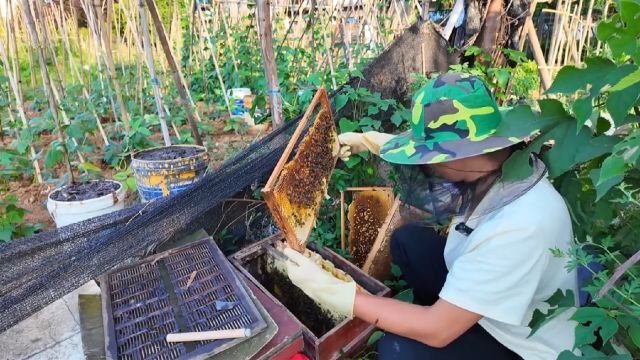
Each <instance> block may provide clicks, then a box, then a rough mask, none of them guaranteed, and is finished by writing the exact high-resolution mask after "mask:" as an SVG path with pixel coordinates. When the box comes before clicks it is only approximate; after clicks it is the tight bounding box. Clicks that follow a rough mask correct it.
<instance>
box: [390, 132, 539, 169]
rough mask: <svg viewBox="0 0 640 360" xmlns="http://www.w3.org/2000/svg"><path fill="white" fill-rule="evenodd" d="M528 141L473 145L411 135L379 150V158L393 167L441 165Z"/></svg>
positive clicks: (501, 140) (500, 139)
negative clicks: (397, 165) (415, 137)
mask: <svg viewBox="0 0 640 360" xmlns="http://www.w3.org/2000/svg"><path fill="white" fill-rule="evenodd" d="M524 139H526V136H525V137H510V138H506V137H501V136H489V137H487V138H485V139H482V140H478V141H473V140H470V139H468V138H464V139H455V140H448V141H440V142H436V141H433V140H424V139H414V138H413V134H412V132H411V131H406V132H404V133H401V134H399V135H397V136H395V137H393V138H391V140H389V141H387V142H386V143H385V144H384V145H382V148H381V149H380V157H381V158H382V159H383V160H385V161H388V162H390V163H394V164H401V165H421V164H438V163H444V162H448V161H453V160H459V159H464V158H468V157H472V156H476V155H481V154H487V153H491V152H494V151H498V150H501V149H504V148H507V147H510V146H513V145H515V144H518V143H520V142H522V141H523V140H524Z"/></svg>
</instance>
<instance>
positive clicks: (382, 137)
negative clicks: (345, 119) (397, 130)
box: [338, 131, 395, 161]
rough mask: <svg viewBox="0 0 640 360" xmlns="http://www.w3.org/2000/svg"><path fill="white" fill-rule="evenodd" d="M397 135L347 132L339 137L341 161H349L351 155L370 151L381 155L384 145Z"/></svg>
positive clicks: (374, 132) (373, 132)
mask: <svg viewBox="0 0 640 360" xmlns="http://www.w3.org/2000/svg"><path fill="white" fill-rule="evenodd" d="M394 136H395V135H392V134H385V133H381V132H377V131H367V132H365V133H356V132H346V133H343V134H340V135H338V142H339V143H340V145H341V147H340V159H342V160H343V161H347V160H349V156H351V154H357V153H359V152H363V151H366V150H369V151H370V152H371V153H373V154H375V155H380V148H381V147H382V145H384V143H386V142H387V141H389V140H391V138H392V137H394Z"/></svg>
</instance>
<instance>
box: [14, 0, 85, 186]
mask: <svg viewBox="0 0 640 360" xmlns="http://www.w3.org/2000/svg"><path fill="white" fill-rule="evenodd" d="M22 12H23V14H24V16H25V19H26V21H27V29H28V30H29V32H30V34H31V41H33V44H34V46H35V48H36V53H37V55H38V61H39V62H40V73H41V75H42V81H43V83H44V89H45V95H46V96H47V101H48V102H49V110H50V111H51V116H52V117H53V121H54V123H55V124H56V128H57V130H58V134H57V136H58V140H59V141H60V143H61V145H62V148H63V152H64V157H65V165H66V167H67V172H68V173H69V176H70V178H71V182H72V183H73V181H74V176H73V172H72V171H71V162H70V161H69V152H68V150H67V146H66V136H65V133H64V132H63V131H62V126H61V125H60V119H59V118H58V112H57V110H58V104H57V103H56V101H55V99H54V97H53V91H52V86H51V80H50V79H49V70H48V69H47V62H46V60H45V58H44V51H43V49H42V47H41V45H40V40H39V38H38V31H37V30H36V24H35V21H34V20H33V16H32V15H31V5H30V4H29V0H22Z"/></svg>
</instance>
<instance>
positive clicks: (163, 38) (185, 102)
mask: <svg viewBox="0 0 640 360" xmlns="http://www.w3.org/2000/svg"><path fill="white" fill-rule="evenodd" d="M146 1H147V6H148V7H149V13H150V14H151V19H152V20H153V23H154V25H155V28H156V33H157V34H158V40H159V41H160V45H162V49H163V50H164V55H165V57H166V58H167V62H168V63H169V67H170V68H171V74H172V75H173V81H174V82H175V85H176V87H177V88H178V95H179V96H180V102H181V103H182V106H183V107H184V111H185V113H186V115H187V121H188V122H189V126H190V127H191V135H192V136H193V138H194V139H195V141H196V144H198V145H202V138H201V137H200V133H199V132H198V126H197V125H196V121H195V119H194V117H193V113H192V109H191V103H190V101H189V98H188V97H187V92H186V86H185V84H184V82H183V80H182V77H181V76H180V69H179V67H178V64H177V63H176V59H175V57H174V56H173V54H172V52H171V46H170V45H169V42H168V41H167V34H166V32H165V31H164V27H163V25H162V21H160V14H158V9H157V8H156V5H155V3H154V2H153V0H146ZM141 2H142V1H141ZM143 10H144V9H143V8H142V7H141V8H140V13H141V14H142V12H144V11H143Z"/></svg>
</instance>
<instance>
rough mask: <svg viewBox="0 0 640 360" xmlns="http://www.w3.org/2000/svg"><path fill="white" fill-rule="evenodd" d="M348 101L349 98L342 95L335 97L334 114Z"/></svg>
mask: <svg viewBox="0 0 640 360" xmlns="http://www.w3.org/2000/svg"><path fill="white" fill-rule="evenodd" d="M347 101H349V97H348V96H347V95H344V94H338V95H336V112H338V111H340V109H342V108H343V107H344V106H345V105H346V104H347Z"/></svg>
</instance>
